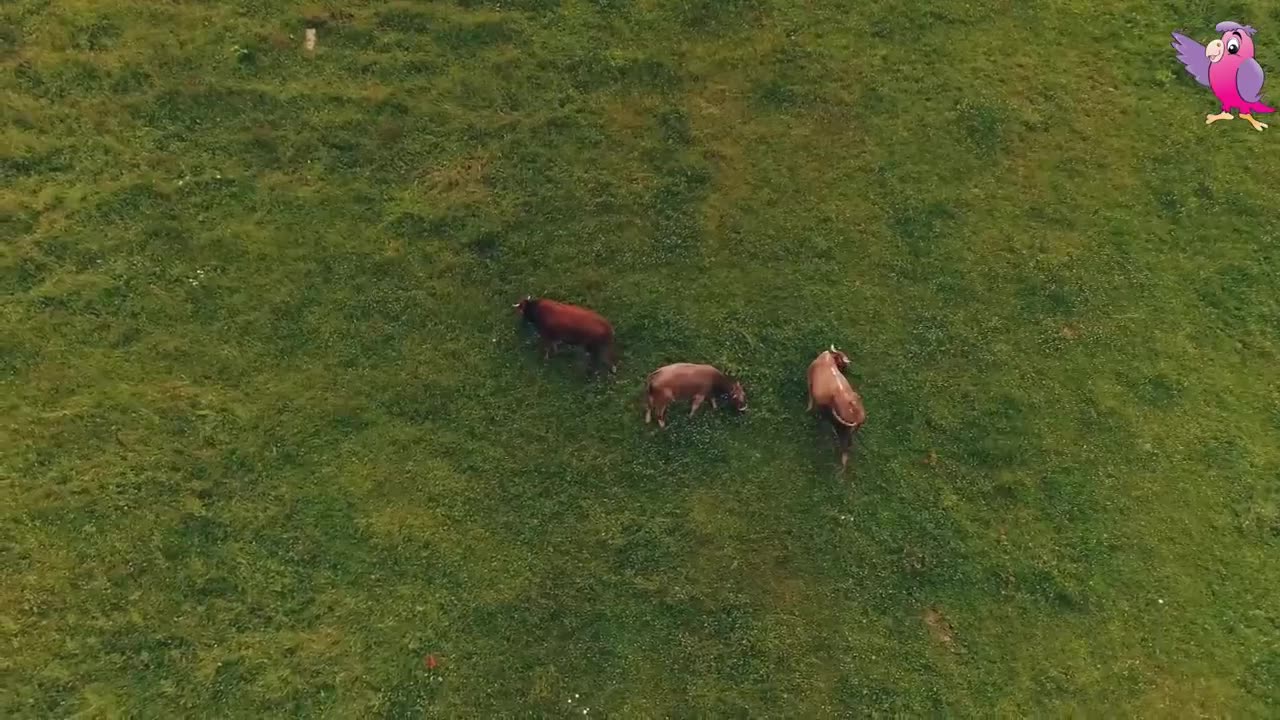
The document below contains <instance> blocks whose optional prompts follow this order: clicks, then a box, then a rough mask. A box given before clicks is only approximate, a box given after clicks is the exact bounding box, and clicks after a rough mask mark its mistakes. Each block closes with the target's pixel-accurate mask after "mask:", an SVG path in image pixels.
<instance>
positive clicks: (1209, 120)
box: [1204, 112, 1231, 125]
mask: <svg viewBox="0 0 1280 720" xmlns="http://www.w3.org/2000/svg"><path fill="white" fill-rule="evenodd" d="M1230 119H1231V113H1228V112H1224V113H1218V114H1217V115H1205V116H1204V124H1205V125H1212V124H1213V123H1216V122H1218V121H1219V120H1230Z"/></svg>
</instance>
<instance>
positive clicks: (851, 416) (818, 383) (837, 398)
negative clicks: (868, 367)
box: [808, 345, 867, 470]
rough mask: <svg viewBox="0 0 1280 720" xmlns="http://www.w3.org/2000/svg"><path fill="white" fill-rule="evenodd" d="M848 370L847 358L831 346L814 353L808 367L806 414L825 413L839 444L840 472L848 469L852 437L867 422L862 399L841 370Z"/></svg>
mask: <svg viewBox="0 0 1280 720" xmlns="http://www.w3.org/2000/svg"><path fill="white" fill-rule="evenodd" d="M848 367H849V356H848V355H845V354H844V353H842V352H840V351H839V350H837V349H836V346H835V345H832V346H831V348H830V349H828V350H823V351H822V352H821V353H818V357H816V358H814V360H813V362H812V363H810V364H809V408H808V409H809V411H810V412H812V411H813V409H814V408H815V407H818V408H821V409H822V410H823V411H825V412H826V414H827V417H829V418H830V420H831V426H832V428H833V429H835V431H836V438H837V439H838V440H839V441H840V468H841V469H842V470H843V469H845V468H847V467H848V466H849V445H850V444H851V443H852V441H853V434H854V433H855V432H857V431H858V430H860V429H861V428H862V424H863V423H865V422H866V421H867V413H866V411H865V410H864V409H863V408H862V397H861V396H859V395H858V392H857V391H856V390H854V389H853V385H850V384H849V379H848V378H846V377H845V376H844V370H845V369H846V368H848Z"/></svg>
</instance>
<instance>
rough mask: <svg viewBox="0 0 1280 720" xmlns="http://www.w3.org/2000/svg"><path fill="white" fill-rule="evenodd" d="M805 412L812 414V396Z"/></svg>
mask: <svg viewBox="0 0 1280 720" xmlns="http://www.w3.org/2000/svg"><path fill="white" fill-rule="evenodd" d="M804 411H805V412H813V395H810V396H809V407H807V408H805V409H804Z"/></svg>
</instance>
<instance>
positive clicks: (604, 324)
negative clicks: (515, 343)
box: [513, 296, 618, 373]
mask: <svg viewBox="0 0 1280 720" xmlns="http://www.w3.org/2000/svg"><path fill="white" fill-rule="evenodd" d="M513 307H515V309H516V312H518V313H520V315H521V316H522V317H523V318H524V320H525V322H527V323H530V324H531V325H533V327H534V329H535V330H537V331H538V336H539V337H541V338H542V358H543V359H544V360H545V359H547V358H548V357H551V351H552V350H555V349H556V347H557V346H558V345H559V344H560V343H564V344H566V345H577V346H579V347H582V348H585V349H586V351H587V353H588V354H589V355H590V356H591V360H592V361H593V363H594V364H595V365H599V363H600V362H601V361H602V360H603V361H604V362H606V363H608V365H609V372H610V373H617V372H618V359H617V356H616V355H615V353H614V347H613V326H612V325H610V324H609V321H608V320H605V319H604V318H603V317H601V316H600V315H599V314H598V313H595V312H592V311H591V310H588V309H586V308H583V307H578V306H577V305H570V304H568V303H562V302H556V301H555V300H547V299H545V298H535V297H531V296H530V297H525V299H523V300H521V301H520V302H518V303H516V304H515V305H514V306H513Z"/></svg>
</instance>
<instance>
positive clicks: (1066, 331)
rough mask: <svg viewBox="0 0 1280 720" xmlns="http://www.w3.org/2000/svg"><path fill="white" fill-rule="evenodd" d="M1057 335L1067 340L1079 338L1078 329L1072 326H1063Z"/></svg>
mask: <svg viewBox="0 0 1280 720" xmlns="http://www.w3.org/2000/svg"><path fill="white" fill-rule="evenodd" d="M1058 334H1060V335H1062V337H1064V338H1066V339H1068V340H1075V339H1076V338H1078V337H1080V328H1078V327H1075V326H1074V325H1063V326H1062V329H1061V330H1059V331H1058Z"/></svg>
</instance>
